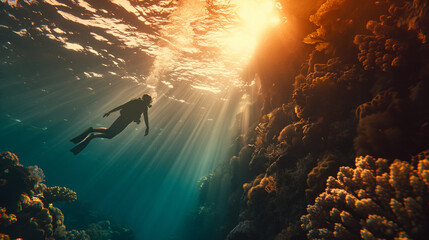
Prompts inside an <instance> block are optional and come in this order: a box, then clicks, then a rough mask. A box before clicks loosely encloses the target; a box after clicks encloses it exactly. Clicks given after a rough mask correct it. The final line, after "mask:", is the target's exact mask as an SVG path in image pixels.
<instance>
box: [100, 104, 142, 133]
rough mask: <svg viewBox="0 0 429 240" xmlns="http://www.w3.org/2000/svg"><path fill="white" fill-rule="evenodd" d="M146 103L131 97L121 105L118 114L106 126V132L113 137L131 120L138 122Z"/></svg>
mask: <svg viewBox="0 0 429 240" xmlns="http://www.w3.org/2000/svg"><path fill="white" fill-rule="evenodd" d="M147 109H148V108H147V105H146V103H145V102H144V101H143V100H142V99H133V100H131V101H129V102H127V103H125V104H124V105H123V106H122V109H121V111H120V114H121V115H120V116H119V117H118V118H117V119H116V120H115V121H114V122H113V123H112V125H111V126H110V127H109V128H108V134H109V135H110V136H111V137H113V136H116V135H117V134H119V133H120V132H122V131H123V130H124V129H125V128H126V127H127V126H128V125H129V124H130V123H131V122H137V123H139V122H140V117H141V115H142V113H143V112H144V111H146V112H147Z"/></svg>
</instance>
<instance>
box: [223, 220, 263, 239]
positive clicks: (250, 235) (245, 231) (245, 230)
mask: <svg viewBox="0 0 429 240" xmlns="http://www.w3.org/2000/svg"><path fill="white" fill-rule="evenodd" d="M226 239H227V240H256V239H259V237H258V233H257V232H256V230H255V226H254V224H253V222H252V221H249V220H246V221H243V222H240V223H238V225H237V226H235V227H234V229H232V231H231V232H230V233H229V234H228V236H227V237H226Z"/></svg>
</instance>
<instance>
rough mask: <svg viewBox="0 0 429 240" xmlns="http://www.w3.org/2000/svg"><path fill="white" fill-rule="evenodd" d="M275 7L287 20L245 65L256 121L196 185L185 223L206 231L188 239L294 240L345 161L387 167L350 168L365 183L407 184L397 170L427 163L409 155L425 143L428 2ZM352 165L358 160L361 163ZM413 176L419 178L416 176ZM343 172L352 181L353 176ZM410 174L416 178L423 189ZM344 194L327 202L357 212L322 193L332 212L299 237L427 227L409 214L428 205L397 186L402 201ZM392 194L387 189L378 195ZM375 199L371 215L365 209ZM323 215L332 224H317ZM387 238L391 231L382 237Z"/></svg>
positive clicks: (428, 139)
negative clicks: (195, 212) (254, 94)
mask: <svg viewBox="0 0 429 240" xmlns="http://www.w3.org/2000/svg"><path fill="white" fill-rule="evenodd" d="M280 3H281V4H282V5H284V6H285V7H284V8H283V11H284V14H285V16H286V17H287V19H288V22H287V23H286V24H285V26H283V27H279V28H277V29H276V32H270V33H269V36H266V37H265V38H264V39H263V41H261V43H260V46H259V48H258V50H257V53H256V54H255V56H254V59H253V62H252V63H251V66H250V67H249V68H250V69H252V71H253V75H255V76H256V77H255V80H259V82H260V89H259V91H260V99H258V100H257V101H256V102H255V103H254V104H253V106H254V108H255V110H254V112H253V113H254V114H255V116H252V117H251V118H250V119H254V120H255V121H254V122H250V123H249V124H248V126H250V127H249V128H248V129H247V130H246V132H244V133H242V135H241V136H240V137H239V140H240V141H238V142H239V147H238V148H237V149H238V150H237V152H236V154H235V155H236V156H233V157H232V158H230V160H229V161H225V162H224V163H223V164H222V165H221V166H219V168H218V169H216V170H215V171H214V172H213V173H212V174H211V175H210V176H209V178H207V182H204V187H203V188H201V189H202V191H201V193H202V194H203V195H204V197H201V198H200V200H201V202H200V208H199V209H200V210H201V209H203V210H204V211H200V212H199V213H202V214H203V215H199V217H201V218H196V219H202V217H203V216H204V226H205V227H202V228H201V229H204V232H205V233H201V232H200V233H199V235H197V236H199V237H200V238H201V239H222V238H225V237H228V239H231V240H232V239H242V238H243V237H249V236H251V237H253V238H255V239H276V240H282V239H305V237H306V234H307V233H305V232H304V231H303V229H302V228H301V227H300V226H299V225H298V224H297V222H299V219H300V217H301V216H302V215H303V214H305V212H306V207H307V205H309V204H315V205H316V204H318V202H320V203H319V204H322V200H321V199H322V198H321V197H319V198H317V200H316V197H317V196H318V195H319V194H320V193H321V192H322V191H324V189H325V187H326V185H325V183H326V180H327V179H328V178H329V177H330V176H334V175H335V174H336V172H337V171H338V169H339V168H340V169H341V170H340V173H341V174H343V175H346V173H347V174H351V172H350V171H355V170H353V169H351V168H348V167H351V166H353V164H354V159H355V158H356V157H359V156H365V155H371V156H374V157H375V158H380V159H386V160H377V159H373V161H375V162H377V161H378V162H379V164H381V163H382V162H383V164H384V165H385V166H384V167H383V171H384V172H383V171H381V170H380V171H378V172H377V171H376V170H375V169H377V168H374V167H375V165H371V167H369V168H367V167H362V166H360V165H359V166H358V168H357V169H363V170H362V171H363V175H362V176H361V177H362V178H364V179H365V177H370V175H368V174H369V173H371V171H372V170H374V171H375V172H372V173H371V174H372V176H373V180H371V181H373V182H374V183H375V182H377V181H378V180H377V179H378V178H377V176H378V175H377V174H382V175H380V176H384V175H383V174H385V175H386V174H388V175H389V174H390V176H395V177H392V179H393V178H397V179H401V177H403V178H404V179H405V178H407V179H408V180H412V181H417V178H415V177H412V178H408V177H410V176H411V175H407V174H408V173H407V171H408V170H406V169H412V168H414V170H412V171H411V170H410V171H411V172H413V171H414V172H413V173H412V175H413V174H415V173H416V172H415V171H419V170H418V169H420V168H419V163H420V162H421V161H423V160H424V159H426V157H427V155H428V154H427V152H426V153H420V154H418V155H416V154H417V153H419V152H421V151H423V150H425V149H427V148H428V146H427V144H428V143H429V95H428V94H427V93H428V92H429V81H428V79H429V58H428V57H427V56H429V46H428V41H427V39H428V38H427V36H428V34H429V32H428V30H429V17H428V9H429V4H428V3H427V1H422V0H414V1H411V0H407V1H398V0H381V1H359V0H348V1H339V0H304V1H302V0H299V1H298V0H281V1H280ZM284 29H288V31H284ZM302 42H305V43H306V44H307V45H302ZM285 44H288V45H287V46H288V47H286V45H285ZM258 110H259V111H258ZM413 155H415V157H413V158H412V159H411V161H410V163H409V164H408V163H407V162H395V163H393V164H392V165H391V169H392V172H391V171H390V170H389V165H388V163H391V162H393V160H394V159H395V158H399V159H408V158H409V156H413ZM358 159H360V160H359V164H361V163H362V164H363V162H365V161H366V160H365V159H367V161H370V159H372V158H370V157H367V158H358ZM425 161H427V160H425ZM423 163H424V162H423ZM374 164H375V163H374ZM407 164H408V165H407ZM420 165H421V164H420ZM423 165H424V164H423ZM423 165H422V167H423ZM347 166H348V167H347ZM347 169H348V170H347ZM370 169H372V170H370ZM395 169H396V170H395ZM421 169H423V168H421ZM342 171H346V173H343V172H342ZM365 174H366V175H365ZM422 174H423V175H419V176H421V177H422V176H424V174H427V173H425V172H424V171H423V170H422ZM346 176H347V180H345V181H347V184H348V183H350V184H351V181H352V180H353V177H354V176H349V175H346ZM413 176H414V175H413ZM356 177H358V176H357V175H356ZM421 177H420V178H419V179H421V180H419V182H424V181H426V180H424V179H423V178H421ZM263 179H264V181H263ZM330 179H331V180H330V181H332V178H330ZM355 180H356V181H357V180H358V179H355ZM367 180H368V181H369V180H370V179H365V181H367ZM381 180H383V179H382V178H380V181H381ZM385 180H386V179H385ZM353 181H354V180H353ZM386 181H387V184H391V183H390V182H389V179H387V180H386ZM401 181H402V180H401ZM329 184H333V183H331V182H328V189H330V186H329ZM380 184H381V183H380ZM392 184H393V183H392ZM401 184H402V183H401ZM404 184H405V183H404ZM409 184H410V183H409ZM419 184H420V183H419ZM266 186H270V187H268V188H266ZM271 186H275V188H274V187H272V188H271ZM381 186H385V185H381ZM398 186H399V185H398ZM401 186H402V185H401ZM403 186H408V185H403ZM354 187H356V188H357V189H355V190H356V191H358V192H353V193H352V192H349V190H350V188H351V187H347V188H346V189H342V190H341V189H340V190H335V189H334V188H333V189H332V191H331V190H329V191H331V192H329V194H331V195H332V196H335V197H337V198H338V197H339V195H341V194H343V195H344V194H346V193H348V195H344V197H345V196H349V195H350V196H349V197H348V198H347V199H348V200H349V201H352V200H353V201H355V202H354V204H355V205H356V204H358V206H359V207H360V208H361V209H362V210H363V209H364V210H365V211H367V212H368V214H367V215H361V214H363V213H361V212H359V211H358V210H357V209H354V210H350V209H348V208H346V207H347V206H345V204H348V203H350V202H348V203H347V202H346V203H344V202H338V206H337V205H336V204H337V203H333V202H332V201H333V200H332V201H331V199H332V197H328V195H326V194H327V193H322V195H321V196H326V201H330V202H327V203H326V204H328V203H329V204H331V207H330V209H329V211H330V212H329V211H328V212H327V213H326V212H319V213H318V212H313V213H314V214H316V213H317V214H319V215H317V216H316V215H311V214H310V215H309V216H308V217H306V218H311V221H314V224H316V225H317V224H319V223H320V224H322V225H320V226H319V225H317V226H316V225H314V227H311V226H310V225H308V224H309V222H308V221H307V222H306V224H304V225H305V226H306V228H309V229H310V228H311V229H313V231H312V232H311V234H310V235H309V236H314V237H315V238H317V237H319V238H322V234H328V235H329V234H331V235H329V236H330V237H325V239H331V238H333V237H334V233H336V234H337V235H338V236H337V237H338V238H341V234H345V232H346V231H349V232H350V234H355V235H354V236H356V238H359V239H360V238H367V239H376V238H387V239H393V238H394V236H397V237H402V238H405V237H406V236H408V237H409V238H417V239H418V238H419V236H420V235H419V234H421V233H420V231H422V230H421V229H420V228H418V227H416V226H417V225H415V224H418V223H419V221H420V222H421V223H422V224H427V222H424V221H427V219H426V220H424V221H423V220H421V218H420V219H419V220H418V221H416V220H414V219H410V218H412V216H414V215H413V214H415V212H416V211H415V210H416V209H414V208H418V206H423V209H424V210H425V211H427V204H426V205H424V204H423V205H422V202H421V201H422V200H421V199H420V200H419V199H416V195H415V192H413V193H411V192H410V191H411V190H409V189H408V190H407V191H404V193H405V194H409V195H406V196H402V197H399V198H397V197H393V198H394V199H396V200H395V201H391V199H392V197H391V198H389V199H387V198H386V199H382V198H379V199H378V198H377V199H378V200H373V199H376V196H377V195H373V196H369V195H365V194H370V193H372V194H376V192H371V191H373V189H365V188H366V187H367V186H354ZM360 187H362V188H360ZM269 189H275V191H267V190H269ZM392 189H393V190H394V189H395V188H394V187H393V185H391V187H390V188H388V189H387V190H385V191H388V190H389V191H390V190H392ZM410 189H411V188H410ZM370 190H371V191H370ZM378 190H379V191H382V190H383V189H382V188H380V187H379V188H378ZM393 190H392V191H393ZM327 191H328V190H327ZM374 191H375V190H374ZM383 191H384V190H383ZM413 191H414V190H413ZM416 191H417V190H416ZM419 191H420V190H419ZM426 191H427V190H426ZM335 194H336V195H335ZM359 194H360V195H359ZM413 194H414V195H413ZM425 194H427V192H426V193H425ZM331 195H329V196H331ZM343 195H341V197H343ZM359 196H361V197H359ZM384 196H388V195H387V194H384ZM380 197H381V196H380ZM347 199H346V200H347ZM383 201H384V202H383ZM419 201H420V202H419ZM426 201H427V200H426ZM374 202H375V204H376V205H377V206H379V209H378V210H377V211H375V210H374V211H375V212H371V211H372V210H373V209H372V210H371V207H375V205H374V204H373V203H374ZM416 203H418V204H420V205H416ZM334 205H335V206H334ZM381 208H382V209H381ZM331 209H336V210H332V211H331ZM389 209H390V210H389ZM404 209H408V210H409V211H408V210H404ZM314 211H316V209H315V210H314ZM386 211H390V213H389V214H387V213H386ZM404 211H405V212H404ZM407 211H408V212H407ZM331 212H332V218H336V222H331V223H330V225H329V224H328V223H322V222H323V218H324V217H331V215H330V214H331ZM369 212H371V214H370V213H369ZM386 214H387V215H386ZM426 215H428V214H427V212H426ZM415 217H417V216H415ZM318 218H319V219H318ZM304 219H305V218H304ZM399 219H402V220H399ZM360 220H361V221H360ZM332 221H333V220H332ZM406 221H408V223H405V222H406ZM201 222H203V221H201ZM323 224H324V225H323ZM395 224H396V225H395ZM407 224H408V225H407ZM413 224H414V225H413ZM328 225H329V226H328ZM394 225H395V227H393V226H394ZM207 226H217V227H216V228H215V230H211V229H210V228H208V227H207ZM359 226H363V227H362V229H361V228H360V227H359ZM370 226H371V227H370ZM195 228H197V227H195ZM317 229H319V230H317ZM392 229H396V230H392ZM398 229H399V230H398ZM361 230H362V231H361ZM397 230H398V231H397ZM389 231H390V233H389V234H390V235H389V234H387V235H383V234H385V233H386V232H389ZM395 231H396V232H395ZM401 232H404V233H401ZM214 236H216V237H214ZM350 236H353V235H350ZM371 236H373V237H371Z"/></svg>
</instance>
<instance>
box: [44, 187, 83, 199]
mask: <svg viewBox="0 0 429 240" xmlns="http://www.w3.org/2000/svg"><path fill="white" fill-rule="evenodd" d="M43 197H44V199H45V201H46V202H48V203H53V202H59V201H66V202H73V201H76V200H77V196H76V193H75V192H74V191H73V190H70V189H68V188H66V187H48V188H46V189H44V190H43Z"/></svg>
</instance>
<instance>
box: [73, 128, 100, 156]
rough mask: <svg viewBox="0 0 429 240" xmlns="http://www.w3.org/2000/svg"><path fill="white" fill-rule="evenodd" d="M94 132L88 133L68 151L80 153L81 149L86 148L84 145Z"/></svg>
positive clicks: (93, 135)
mask: <svg viewBox="0 0 429 240" xmlns="http://www.w3.org/2000/svg"><path fill="white" fill-rule="evenodd" d="M97 135H98V134H97ZM94 137H95V134H92V133H91V134H89V135H88V136H86V138H85V139H84V140H83V141H81V142H80V143H79V144H77V145H76V146H75V147H74V148H72V149H71V150H70V152H72V153H73V154H74V155H77V154H78V153H80V152H81V151H82V150H83V149H85V148H86V146H88V144H89V142H90V141H91V140H92V139H94Z"/></svg>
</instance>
